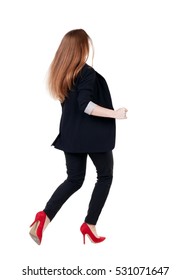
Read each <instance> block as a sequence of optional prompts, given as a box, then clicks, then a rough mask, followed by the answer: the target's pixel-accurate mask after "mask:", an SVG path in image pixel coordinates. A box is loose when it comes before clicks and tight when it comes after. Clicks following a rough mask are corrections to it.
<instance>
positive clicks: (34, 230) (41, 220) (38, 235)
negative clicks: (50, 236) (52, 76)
mask: <svg viewBox="0 0 190 280" xmlns="http://www.w3.org/2000/svg"><path fill="white" fill-rule="evenodd" d="M49 222H50V220H49V218H48V217H47V215H46V213H45V212H44V211H40V212H38V213H37V214H36V217H35V220H34V222H33V223H32V224H31V226H30V227H31V230H30V232H29V234H30V236H31V237H32V239H33V240H34V241H35V242H36V243H37V244H38V245H40V244H41V241H42V233H43V231H44V229H45V228H46V227H47V225H48V223H49Z"/></svg>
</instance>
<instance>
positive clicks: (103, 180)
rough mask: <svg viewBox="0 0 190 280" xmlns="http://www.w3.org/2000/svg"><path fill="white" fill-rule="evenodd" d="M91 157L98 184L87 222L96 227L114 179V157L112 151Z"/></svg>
mask: <svg viewBox="0 0 190 280" xmlns="http://www.w3.org/2000/svg"><path fill="white" fill-rule="evenodd" d="M89 156H90V158H91V159H92V161H93V163H94V165H95V167H96V171H97V182H96V184H95V187H94V190H93V193H92V196H91V200H90V203H89V209H88V213H87V216H86V218H85V222H86V223H87V224H91V225H96V223H97V220H98V218H99V215H100V213H101V211H102V208H103V206H104V204H105V202H106V199H107V196H108V193H109V190H110V187H111V183H112V179H113V155H112V151H110V152H106V153H90V154H89Z"/></svg>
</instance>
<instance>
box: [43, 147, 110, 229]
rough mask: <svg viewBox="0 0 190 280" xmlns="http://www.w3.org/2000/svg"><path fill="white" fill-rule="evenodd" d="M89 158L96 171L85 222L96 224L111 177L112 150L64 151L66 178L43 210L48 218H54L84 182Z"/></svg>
mask: <svg viewBox="0 0 190 280" xmlns="http://www.w3.org/2000/svg"><path fill="white" fill-rule="evenodd" d="M88 155H89V157H90V158H91V160H92V162H93V164H94V165H95V168H96V172H97V182H96V184H95V187H94V189H93V192H92V196H91V199H90V203H89V207H88V211H87V216H86V218H85V222H86V223H88V224H93V225H96V223H97V220H98V218H99V215H100V213H101V211H102V208H103V206H104V204H105V201H106V199H107V196H108V193H109V190H110V186H111V183H112V179H113V155H112V151H110V152H106V153H89V154H87V153H76V154H75V153H65V158H66V167H67V175H68V177H67V179H66V180H65V181H64V182H63V183H62V184H61V185H60V186H59V187H58V188H57V189H56V190H55V192H54V193H53V195H52V196H51V198H50V200H49V201H48V202H47V204H46V207H45V209H44V212H45V213H46V215H47V216H48V217H49V219H50V220H52V219H53V218H54V216H55V215H56V214H57V212H58V211H59V209H60V208H61V207H62V205H63V204H64V203H65V201H66V200H67V199H68V198H69V197H70V196H71V195H72V194H73V193H75V192H76V191H78V190H79V189H80V188H81V187H82V184H83V182H84V178H85V173H86V162H87V156H88Z"/></svg>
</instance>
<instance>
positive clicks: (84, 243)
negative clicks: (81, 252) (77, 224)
mask: <svg viewBox="0 0 190 280" xmlns="http://www.w3.org/2000/svg"><path fill="white" fill-rule="evenodd" d="M83 244H85V234H83Z"/></svg>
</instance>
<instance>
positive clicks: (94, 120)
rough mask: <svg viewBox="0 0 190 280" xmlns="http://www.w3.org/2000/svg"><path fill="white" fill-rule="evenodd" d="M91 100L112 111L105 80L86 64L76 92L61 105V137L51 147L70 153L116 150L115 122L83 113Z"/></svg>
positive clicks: (73, 91) (77, 82)
mask: <svg viewBox="0 0 190 280" xmlns="http://www.w3.org/2000/svg"><path fill="white" fill-rule="evenodd" d="M90 101H92V102H94V103H96V104H98V105H100V106H103V107H106V108H109V109H113V105H112V100H111V96H110V92H109V88H108V86H107V83H106V81H105V79H104V78H103V77H102V76H101V75H100V74H99V73H97V72H96V71H95V70H94V69H93V68H92V67H90V66H89V65H87V64H85V65H84V67H83V68H82V70H81V71H80V73H79V74H78V76H77V78H76V81H75V85H74V87H73V89H72V90H71V91H70V92H69V94H68V97H67V98H66V99H65V101H64V102H63V103H61V106H62V116H61V121H60V128H59V135H58V136H57V138H56V139H55V140H54V142H53V144H52V145H53V146H54V147H55V148H57V149H60V150H63V151H65V152H70V153H97V152H107V151H110V150H112V149H113V148H114V146H115V119H112V118H103V117H95V116H92V115H88V114H86V113H84V110H85V108H86V106H87V105H88V103H89V102H90Z"/></svg>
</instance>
